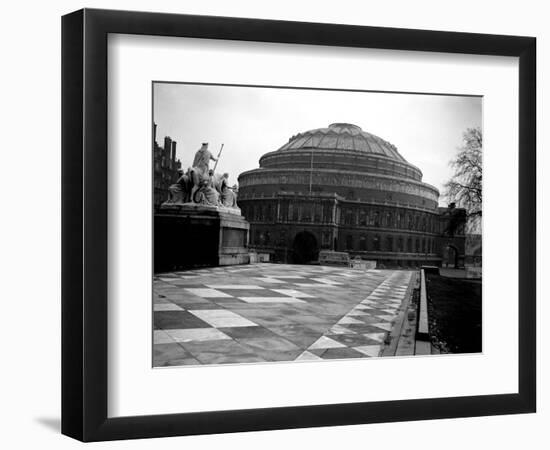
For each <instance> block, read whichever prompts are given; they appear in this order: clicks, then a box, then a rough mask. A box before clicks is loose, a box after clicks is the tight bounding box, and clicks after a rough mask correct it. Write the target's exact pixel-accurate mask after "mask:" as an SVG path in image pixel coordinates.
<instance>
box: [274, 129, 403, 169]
mask: <svg viewBox="0 0 550 450" xmlns="http://www.w3.org/2000/svg"><path fill="white" fill-rule="evenodd" d="M300 148H308V149H312V148H319V149H327V150H331V149H333V150H340V151H345V150H349V149H352V150H356V151H361V152H364V153H368V154H372V155H374V156H382V157H386V158H390V159H394V160H397V161H400V162H405V163H406V162H407V160H406V159H405V158H404V157H403V156H402V155H401V154H400V153H399V151H398V150H397V147H396V146H395V145H393V144H391V143H390V142H388V141H386V140H385V139H382V138H381V137H379V136H376V135H375V134H372V133H369V132H367V131H363V130H362V129H361V127H359V126H357V125H354V124H352V123H346V122H336V123H332V124H330V125H329V126H328V127H324V128H314V129H311V130H307V131H304V132H300V133H297V134H295V135H294V136H292V137H291V138H290V139H289V140H288V142H287V143H286V144H284V145H283V146H282V147H280V148H279V150H278V151H285V150H298V149H300Z"/></svg>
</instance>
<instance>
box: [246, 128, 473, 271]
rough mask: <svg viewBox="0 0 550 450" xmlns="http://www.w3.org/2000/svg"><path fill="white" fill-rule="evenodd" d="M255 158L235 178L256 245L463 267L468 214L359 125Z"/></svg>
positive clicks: (309, 256) (300, 138)
mask: <svg viewBox="0 0 550 450" xmlns="http://www.w3.org/2000/svg"><path fill="white" fill-rule="evenodd" d="M259 164H260V167H259V168H258V169H254V170H250V171H247V172H243V173H241V174H240V175H239V206H240V207H241V210H242V212H243V215H244V216H245V218H246V219H247V220H248V221H249V222H250V239H249V242H250V247H251V248H253V249H256V250H257V251H261V252H268V253H270V254H271V258H272V260H274V261H285V262H295V263H307V262H313V261H315V260H316V259H317V258H318V254H319V251H320V250H333V251H339V252H347V253H349V255H350V256H351V257H355V256H360V257H361V258H363V259H367V260H376V261H377V262H378V264H379V266H385V267H408V266H417V265H420V264H436V265H441V264H442V263H443V264H444V265H445V264H447V265H449V266H460V265H462V260H463V257H464V224H465V217H466V216H465V211H464V210H463V209H460V208H453V207H452V206H451V207H450V208H439V207H438V199H439V191H438V190H437V189H436V188H435V187H433V186H431V185H429V184H427V183H424V182H423V181H422V172H421V170H420V169H419V168H418V167H416V166H414V165H413V164H411V163H409V162H408V161H407V160H406V159H405V158H404V157H403V156H402V155H401V154H400V153H399V151H398V150H397V148H396V147H395V146H394V145H392V144H391V143H389V142H388V141H385V140H384V139H382V138H380V137H378V136H375V135H373V134H370V133H368V132H366V131H363V130H362V129H361V128H360V127H358V126H357V125H352V124H348V123H334V124H332V125H329V126H328V128H317V129H314V130H309V131H305V132H302V133H299V134H297V135H295V136H292V137H291V138H290V139H289V140H288V142H287V143H286V144H284V145H283V146H282V147H281V148H279V149H278V150H276V151H272V152H269V153H266V154H265V155H263V156H262V157H261V158H260V161H259Z"/></svg>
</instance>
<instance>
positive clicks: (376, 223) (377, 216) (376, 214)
mask: <svg viewBox="0 0 550 450" xmlns="http://www.w3.org/2000/svg"><path fill="white" fill-rule="evenodd" d="M374 226H375V227H379V226H380V213H379V212H378V211H374Z"/></svg>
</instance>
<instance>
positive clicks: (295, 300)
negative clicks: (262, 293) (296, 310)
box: [238, 297, 305, 303]
mask: <svg viewBox="0 0 550 450" xmlns="http://www.w3.org/2000/svg"><path fill="white" fill-rule="evenodd" d="M238 298H239V300H242V301H243V302H246V303H305V302H304V301H303V300H300V299H298V298H294V297H238Z"/></svg>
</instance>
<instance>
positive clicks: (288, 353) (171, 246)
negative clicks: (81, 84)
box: [151, 81, 483, 367]
mask: <svg viewBox="0 0 550 450" xmlns="http://www.w3.org/2000/svg"><path fill="white" fill-rule="evenodd" d="M152 96H153V102H152V103H153V111H152V166H153V173H152V187H151V193H152V199H153V202H152V203H153V211H152V215H153V217H152V221H153V234H154V236H153V247H154V248H153V259H154V273H153V292H152V308H153V324H152V339H153V355H152V365H153V367H177V366H186V367H187V366H200V365H220V364H262V363H276V362H287V363H289V362H293V363H294V362H296V363H299V362H316V361H317V362H321V361H325V360H345V359H351V358H364V359H369V358H380V357H384V358H386V357H411V356H428V355H434V356H436V355H445V354H468V353H481V352H482V351H483V347H482V332H483V329H482V242H481V233H482V211H483V208H482V187H483V186H482V171H483V157H482V156H483V145H482V144H483V120H482V118H483V97H482V96H472V95H457V94H452V95H451V94H442V93H417V92H413V93H408V92H376V91H372V92H371V91H355V90H336V89H312V88H307V87H304V88H295V87H293V88H288V87H284V86H248V85H220V84H217V85H216V84H200V83H187V82H174V81H154V82H153V83H152Z"/></svg>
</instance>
